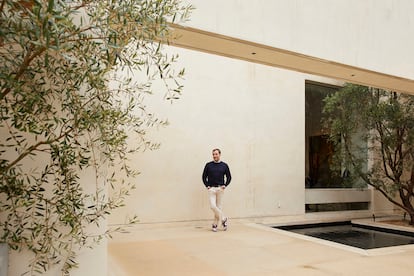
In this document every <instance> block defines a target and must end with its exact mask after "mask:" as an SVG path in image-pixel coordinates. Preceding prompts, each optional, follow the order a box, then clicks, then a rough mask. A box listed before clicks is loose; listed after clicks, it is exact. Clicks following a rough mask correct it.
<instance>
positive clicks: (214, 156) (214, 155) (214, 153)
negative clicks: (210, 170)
mask: <svg viewBox="0 0 414 276" xmlns="http://www.w3.org/2000/svg"><path fill="white" fill-rule="evenodd" d="M213 160H214V162H218V161H220V153H219V152H218V150H214V151H213Z"/></svg>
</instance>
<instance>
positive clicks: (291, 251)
mask: <svg viewBox="0 0 414 276" xmlns="http://www.w3.org/2000/svg"><path fill="white" fill-rule="evenodd" d="M108 255H109V264H108V271H109V275H110V276H132V275H134V276H135V275H149V276H151V275H163V276H164V275H181V276H183V275H220V276H221V275H223V276H224V275H237V276H241V275H283V276H285V275H365V276H366V275H376V276H380V275H384V276H385V275H387V276H390V275H391V276H404V275H410V276H411V275H414V245H405V246H398V247H388V248H382V249H371V250H362V249H357V248H353V247H349V246H345V245H339V244H336V243H332V242H328V241H322V240H319V239H315V238H311V237H305V236H300V235H298V234H293V233H289V232H286V231H282V230H279V229H273V228H270V227H268V226H265V225H260V224H255V223H251V222H232V223H231V225H230V227H229V229H228V231H218V232H216V233H214V232H212V231H210V228H209V224H208V223H207V222H195V223H184V224H183V223H176V224H167V225H163V224H152V225H151V224H150V225H146V226H137V227H134V228H133V229H132V230H131V232H130V233H129V234H123V235H118V236H116V237H115V238H114V239H113V240H112V241H110V243H109V245H108Z"/></svg>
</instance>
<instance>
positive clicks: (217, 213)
mask: <svg viewBox="0 0 414 276" xmlns="http://www.w3.org/2000/svg"><path fill="white" fill-rule="evenodd" d="M223 195H224V189H222V188H221V187H211V188H210V189H209V190H208V197H209V200H210V208H211V210H212V211H213V213H214V222H213V224H215V225H219V223H221V222H222V221H223V218H224V215H223V210H222V203H223Z"/></svg>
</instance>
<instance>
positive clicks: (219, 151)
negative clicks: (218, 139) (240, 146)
mask: <svg viewBox="0 0 414 276" xmlns="http://www.w3.org/2000/svg"><path fill="white" fill-rule="evenodd" d="M215 151H218V153H219V154H221V150H220V149H213V152H215Z"/></svg>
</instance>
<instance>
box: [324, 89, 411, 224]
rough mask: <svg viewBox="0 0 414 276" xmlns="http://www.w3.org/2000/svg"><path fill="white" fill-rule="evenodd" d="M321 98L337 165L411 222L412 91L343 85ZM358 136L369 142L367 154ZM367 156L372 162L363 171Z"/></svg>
mask: <svg viewBox="0 0 414 276" xmlns="http://www.w3.org/2000/svg"><path fill="white" fill-rule="evenodd" d="M324 103H325V106H324V124H325V127H326V128H328V129H329V132H330V133H331V138H332V140H333V141H336V142H337V146H338V147H337V156H339V158H338V159H339V160H340V162H341V165H342V166H345V167H352V168H353V169H354V171H355V172H356V174H357V175H358V176H359V177H361V178H362V179H363V180H364V181H365V182H366V183H367V184H368V185H371V186H373V187H375V188H376V189H377V190H378V191H380V192H381V193H382V194H383V195H384V196H385V197H386V198H387V199H388V200H390V201H391V202H393V203H394V204H396V205H397V206H399V207H401V208H402V209H403V210H405V211H406V212H407V213H408V214H410V216H411V223H414V208H413V200H414V96H411V95H405V94H398V93H395V92H389V91H385V90H381V89H376V88H369V87H365V86H360V85H353V84H347V85H346V86H345V87H344V88H343V89H341V90H340V91H338V92H337V93H335V94H333V95H331V96H328V97H327V98H326V99H325V100H324ZM356 136H359V137H358V138H359V140H361V139H363V140H366V141H367V142H368V148H367V149H368V153H369V158H368V157H367V156H363V155H361V151H363V149H362V148H361V147H360V146H359V145H358V143H355V137H356ZM338 137H340V139H338ZM367 158H368V160H369V161H371V163H372V165H371V166H369V168H367V169H365V170H364V169H363V164H364V163H366V162H367ZM396 194H398V195H399V197H400V200H401V201H398V200H396V198H395V195H396Z"/></svg>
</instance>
